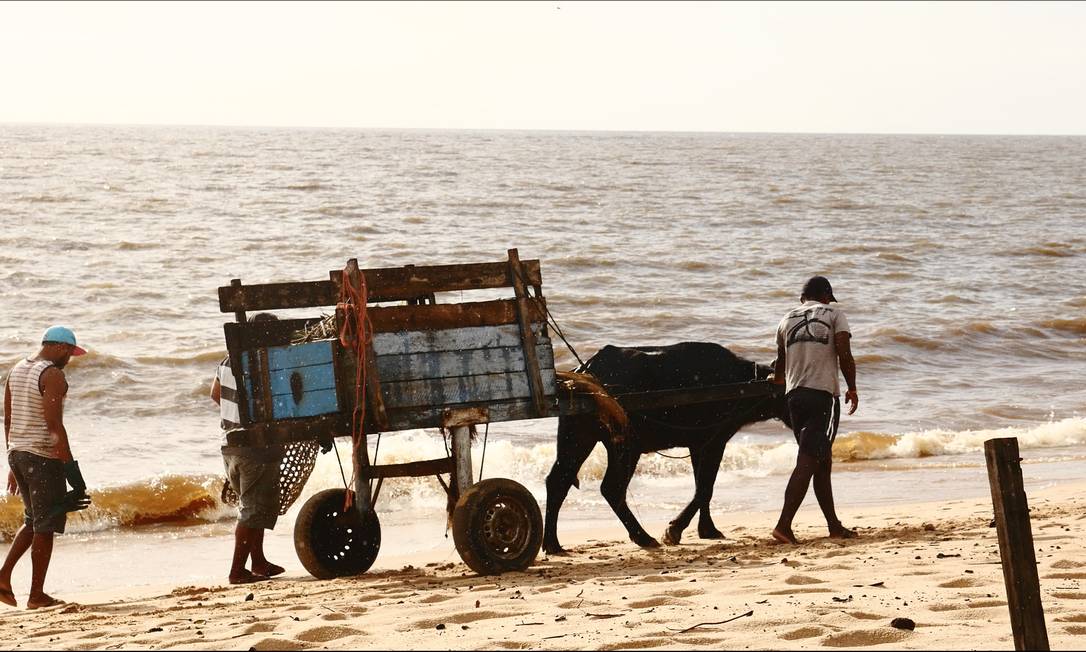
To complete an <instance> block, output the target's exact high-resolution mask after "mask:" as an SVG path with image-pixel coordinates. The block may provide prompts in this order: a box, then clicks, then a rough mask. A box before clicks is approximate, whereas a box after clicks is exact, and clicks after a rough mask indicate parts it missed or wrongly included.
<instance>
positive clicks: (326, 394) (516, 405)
mask: <svg viewBox="0 0 1086 652" xmlns="http://www.w3.org/2000/svg"><path fill="white" fill-rule="evenodd" d="M541 286H542V280H541V275H540V269H539V261H537V260H528V261H523V262H521V261H520V259H519V257H518V255H517V251H516V250H515V249H512V250H510V251H509V258H508V260H507V261H502V262H498V263H484V264H465V265H439V266H426V267H423V266H418V267H415V266H411V265H408V266H405V267H396V268H386V269H367V270H360V269H359V268H358V264H357V262H356V261H355V260H353V259H352V260H350V261H349V262H348V264H347V267H346V268H345V269H344V270H342V271H340V270H335V271H332V272H330V274H329V278H328V280H322V281H314V282H299V283H274V284H265V285H242V283H241V281H240V280H234V281H232V282H231V285H230V286H227V287H221V288H219V305H220V309H221V310H222V311H223V312H227V313H229V312H232V313H235V315H236V319H237V322H236V323H226V324H225V325H224V330H225V333H226V344H227V349H228V351H229V357H230V362H231V369H232V370H233V373H234V376H235V381H236V386H237V387H238V394H239V395H238V405H239V408H240V412H241V424H242V428H241V429H239V430H236V431H232V432H230V433H228V436H227V437H228V442H229V444H230V445H233V446H270V445H275V446H278V445H291V443H292V442H313V441H321V442H324V443H325V444H326V445H327V444H330V443H331V440H332V439H333V438H334V437H338V436H352V438H353V443H354V447H353V455H352V459H353V468H354V474H353V475H354V483H353V486H352V487H351V490H350V491H348V490H347V489H346V488H343V489H328V490H325V491H322V492H320V493H317V494H316V495H314V496H313V497H312V498H310V499H309V500H308V501H307V502H306V504H305V505H304V506H303V508H302V510H301V512H300V514H299V516H298V518H297V520H296V523H295V529H294V543H295V549H296V551H297V553H298V557H299V559H300V560H301V562H302V565H303V566H305V568H306V570H308V571H309V572H310V573H312V574H313V575H315V576H316V577H320V578H329V577H335V576H342V575H353V574H357V573H362V572H365V571H366V570H367V569H369V568H370V566H371V565H372V564H373V562H374V560H375V559H376V557H377V552H378V550H379V548H380V545H381V527H380V523H379V521H378V518H377V514H376V513H375V512H374V505H375V503H376V500H377V496H378V494H379V492H380V489H381V483H382V482H383V480H384V479H385V478H393V477H420V476H428V475H433V476H436V477H437V478H438V480H439V481H441V483H442V485H443V486H444V487H445V489H446V492H447V493H448V498H449V500H448V511H449V516H450V520H451V525H452V531H453V540H454V543H455V545H456V549H457V551H458V552H459V553H460V556H461V557H462V558H463V560H464V562H465V563H467V565H468V566H469V567H471V568H472V570H474V571H476V572H478V573H482V574H493V573H501V572H503V571H508V570H520V569H524V568H526V567H527V566H528V565H530V564H531V563H532V561H533V560H534V559H535V557H536V555H537V553H538V552H539V547H540V542H541V539H542V517H541V515H540V511H539V505H538V503H537V502H536V500H535V498H534V497H533V496H532V495H531V493H529V492H528V490H527V489H525V488H524V487H523V486H521V485H520V484H518V483H516V482H514V481H512V480H507V479H503V478H492V479H486V480H482V481H480V482H478V483H473V481H472V464H471V445H470V430H471V428H472V427H473V426H475V425H478V424H484V423H489V422H491V421H494V422H497V421H513V420H519V419H530V418H539V417H554V416H558V403H557V400H556V397H555V389H556V383H555V371H554V354H553V350H552V348H551V342H550V338H549V334H548V329H547V324H546V319H545V303H544V298H543V295H542V287H541ZM494 288H512V294H513V297H512V298H506V299H499V300H491V301H475V302H462V303H441V304H439V303H437V302H436V298H437V296H438V295H439V294H440V293H443V292H461V291H468V290H480V289H491V290H492V289H494ZM529 289H533V290H534V292H529ZM392 302H397V303H399V305H385V304H389V303H392ZM404 304H406V305H404ZM321 306H335V315H334V324H331V323H329V322H330V320H329V319H323V318H320V317H313V318H307V319H284V320H279V321H257V322H254V323H249V322H248V321H247V320H246V316H247V315H246V313H247V312H248V311H260V310H284V309H296V308H314V307H321ZM321 327H325V328H323V331H324V332H323V337H318V338H317V339H316V340H315V341H304V342H302V343H294V342H297V341H298V334H299V333H309V334H312V333H313V332H315V331H321V330H322V328H321ZM303 339H304V338H303ZM309 339H312V338H309ZM360 417H361V419H360ZM416 428H447V429H449V430H451V433H452V437H451V439H452V447H451V452H450V454H449V455H448V456H447V457H444V458H441V459H435V460H424V461H418V462H409V463H404V464H387V465H375V464H370V460H369V454H368V451H367V436H368V435H372V434H375V433H382V432H386V433H387V432H392V431H398V430H408V429H416ZM315 448H316V447H315V446H312V445H310V449H311V452H312V455H314V456H315V454H316V453H315ZM311 464H312V459H310V467H309V468H310V469H311V468H312V466H311ZM285 465H286V462H284V466H285ZM444 474H447V475H448V476H449V480H448V481H447V482H446V481H445V480H444V479H443V478H442V475H444ZM307 475H308V471H306V473H305V476H306V477H307ZM306 477H302V478H301V479H300V482H301V483H304V482H305V479H306ZM281 488H282V487H281ZM296 495H297V492H296V491H295V492H294V496H296ZM292 499H293V498H292ZM287 506H289V505H287ZM285 509H286V507H282V508H281V511H285Z"/></svg>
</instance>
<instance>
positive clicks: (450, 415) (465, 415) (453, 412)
mask: <svg viewBox="0 0 1086 652" xmlns="http://www.w3.org/2000/svg"><path fill="white" fill-rule="evenodd" d="M489 422H490V409H489V408H487V407H486V406H485V405H483V406H478V407H466V408H445V410H443V411H442V413H441V427H442V428H457V427H459V426H476V425H479V424H481V423H489Z"/></svg>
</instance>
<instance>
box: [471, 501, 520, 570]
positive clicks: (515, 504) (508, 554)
mask: <svg viewBox="0 0 1086 652" xmlns="http://www.w3.org/2000/svg"><path fill="white" fill-rule="evenodd" d="M482 521H483V522H482V528H481V530H482V540H483V543H485V544H486V546H487V548H488V549H489V550H490V553H491V554H492V555H494V556H495V557H497V558H500V559H508V560H512V559H517V558H518V557H520V556H521V555H523V554H524V552H525V551H526V550H527V549H528V546H529V542H530V541H531V532H532V521H531V518H530V516H529V514H528V510H527V509H526V508H525V506H524V504H523V503H521V501H519V500H516V499H515V498H513V497H511V496H503V495H498V496H495V497H494V499H493V500H491V501H490V503H489V504H488V505H487V506H486V509H485V510H484V511H483V519H482Z"/></svg>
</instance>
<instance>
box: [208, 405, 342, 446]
mask: <svg viewBox="0 0 1086 652" xmlns="http://www.w3.org/2000/svg"><path fill="white" fill-rule="evenodd" d="M350 417H351V415H350V414H344V413H339V414H326V415H322V416H319V417H309V418H306V419H292V420H289V421H269V422H267V423H255V424H252V425H250V426H249V427H247V428H245V429H244V430H233V431H230V432H228V433H227V434H226V440H227V442H228V443H229V444H230V445H231V446H271V445H276V444H285V443H289V442H292V441H310V440H315V439H324V438H333V437H349V436H350V434H351V424H350Z"/></svg>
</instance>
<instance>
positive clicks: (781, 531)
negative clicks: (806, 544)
mask: <svg viewBox="0 0 1086 652" xmlns="http://www.w3.org/2000/svg"><path fill="white" fill-rule="evenodd" d="M773 538H774V539H776V540H777V541H780V542H781V543H790V544H792V545H794V546H797V545H799V541H797V540H796V535H794V534H792V530H791V529H790V528H781V527H775V528H773Z"/></svg>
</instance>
